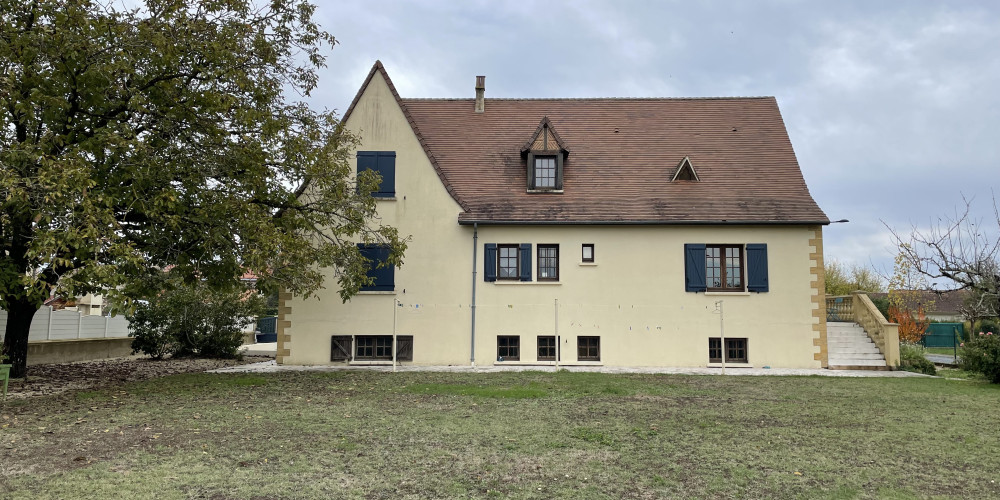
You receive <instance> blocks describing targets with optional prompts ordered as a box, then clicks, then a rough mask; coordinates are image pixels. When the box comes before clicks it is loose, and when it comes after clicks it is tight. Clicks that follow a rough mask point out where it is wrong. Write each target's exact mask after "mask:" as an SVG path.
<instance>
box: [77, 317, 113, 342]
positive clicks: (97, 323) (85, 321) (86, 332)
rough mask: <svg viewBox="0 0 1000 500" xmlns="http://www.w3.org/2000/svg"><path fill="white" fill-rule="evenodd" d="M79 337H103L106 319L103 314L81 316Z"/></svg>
mask: <svg viewBox="0 0 1000 500" xmlns="http://www.w3.org/2000/svg"><path fill="white" fill-rule="evenodd" d="M80 320H81V324H80V338H81V339H99V338H103V337H104V331H105V326H106V325H107V323H108V322H107V319H106V318H105V317H104V316H82V317H81V318H80Z"/></svg>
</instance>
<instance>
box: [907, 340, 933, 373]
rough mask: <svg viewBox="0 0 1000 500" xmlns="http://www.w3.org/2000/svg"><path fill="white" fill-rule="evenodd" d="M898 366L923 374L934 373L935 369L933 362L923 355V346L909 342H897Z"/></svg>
mask: <svg viewBox="0 0 1000 500" xmlns="http://www.w3.org/2000/svg"><path fill="white" fill-rule="evenodd" d="M899 368H900V369H902V370H906V371H908V372H916V373H923V374H924V375H935V374H937V369H935V368H934V363H931V362H930V360H928V359H927V358H925V357H924V348H923V346H921V345H920V344H911V343H909V342H900V343H899Z"/></svg>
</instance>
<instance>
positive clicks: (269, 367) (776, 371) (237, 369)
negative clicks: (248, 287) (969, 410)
mask: <svg viewBox="0 0 1000 500" xmlns="http://www.w3.org/2000/svg"><path fill="white" fill-rule="evenodd" d="M558 369H560V370H568V371H571V372H597V373H662V374H676V375H722V369H721V368H659V367H638V368H615V367H608V366H594V367H590V366H586V367H582V366H565V367H563V366H560V367H559V368H558ZM342 370H368V371H378V372H391V371H392V367H391V366H344V365H337V366H333V365H318V366H300V365H279V364H277V363H275V362H274V361H264V362H261V363H251V364H249V365H240V366H230V367H227V368H220V369H218V370H212V371H211V372H210V373H274V372H306V371H310V372H329V371H342ZM396 370H397V371H400V372H454V373H496V372H522V371H541V372H554V371H556V367H554V366H478V367H476V368H471V367H469V366H412V365H407V366H398V367H396ZM726 375H754V376H766V375H778V376H788V375H800V376H801V375H818V376H822V377H892V378H897V377H928V376H929V375H922V374H919V373H913V372H904V371H891V372H890V371H869V370H823V369H816V370H813V369H805V368H801V369H800V368H768V369H764V368H727V369H726Z"/></svg>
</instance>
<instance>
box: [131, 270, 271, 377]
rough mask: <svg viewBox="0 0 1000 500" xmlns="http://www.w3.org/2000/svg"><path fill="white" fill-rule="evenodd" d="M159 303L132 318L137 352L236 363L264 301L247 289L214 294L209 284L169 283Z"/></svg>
mask: <svg viewBox="0 0 1000 500" xmlns="http://www.w3.org/2000/svg"><path fill="white" fill-rule="evenodd" d="M164 288H165V289H164V290H163V292H161V293H160V294H159V295H158V296H157V297H155V298H154V299H153V300H151V301H149V302H145V303H140V304H138V305H137V306H136V307H135V310H134V311H133V312H132V313H131V314H129V315H127V316H126V317H127V318H128V320H129V329H130V330H131V331H130V332H129V336H130V337H132V338H133V340H132V352H142V353H144V354H147V355H149V356H151V357H153V358H156V359H161V358H163V357H165V356H167V355H170V356H201V357H212V358H233V357H236V356H237V355H238V353H239V348H240V345H241V344H242V341H243V332H242V328H243V325H244V324H246V323H247V322H248V321H252V320H253V318H254V317H255V316H256V315H257V314H259V312H260V311H261V310H262V309H263V306H264V303H263V302H264V301H263V299H261V298H260V296H259V295H258V294H256V293H253V292H252V291H250V290H248V289H246V288H244V287H233V288H232V289H229V290H213V289H212V288H210V287H209V286H208V285H206V284H205V283H201V282H198V283H194V284H185V283H182V282H180V281H178V280H174V279H172V278H168V279H167V280H166V281H165V287H164Z"/></svg>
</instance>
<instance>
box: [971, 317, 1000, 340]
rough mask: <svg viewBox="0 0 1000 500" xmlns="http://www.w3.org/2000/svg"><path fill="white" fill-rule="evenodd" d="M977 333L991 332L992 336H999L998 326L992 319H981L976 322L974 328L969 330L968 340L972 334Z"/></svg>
mask: <svg viewBox="0 0 1000 500" xmlns="http://www.w3.org/2000/svg"><path fill="white" fill-rule="evenodd" d="M977 332H993V334H994V335H1000V324H997V322H996V321H995V320H992V319H982V320H979V321H977V322H976V324H975V326H973V328H972V329H970V330H969V338H970V339H971V338H972V334H973V333H977Z"/></svg>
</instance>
